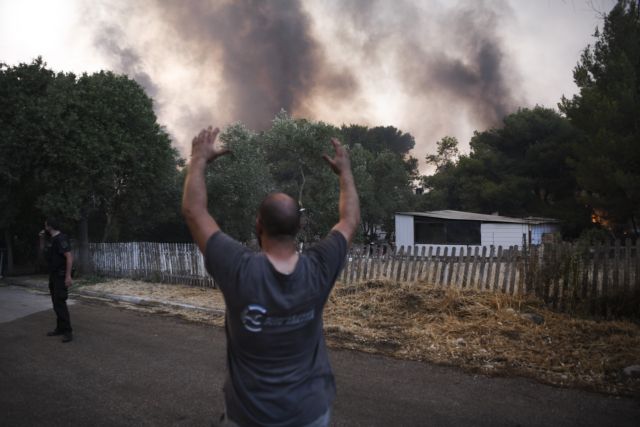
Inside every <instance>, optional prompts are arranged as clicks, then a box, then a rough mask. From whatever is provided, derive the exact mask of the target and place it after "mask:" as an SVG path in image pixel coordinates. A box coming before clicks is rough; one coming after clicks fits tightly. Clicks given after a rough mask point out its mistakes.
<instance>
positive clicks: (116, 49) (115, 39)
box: [94, 25, 158, 98]
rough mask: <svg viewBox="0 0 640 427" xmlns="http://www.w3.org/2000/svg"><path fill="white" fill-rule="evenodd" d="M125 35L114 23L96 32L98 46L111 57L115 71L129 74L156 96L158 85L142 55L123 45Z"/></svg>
mask: <svg viewBox="0 0 640 427" xmlns="http://www.w3.org/2000/svg"><path fill="white" fill-rule="evenodd" d="M124 40H125V36H124V34H123V33H122V30H120V29H119V28H117V27H115V26H112V25H105V26H104V27H102V28H100V31H97V32H96V36H95V40H94V43H95V45H96V47H97V48H98V49H99V50H101V51H102V52H103V53H104V54H106V55H107V57H109V58H110V59H111V62H112V67H113V68H114V70H115V71H117V72H119V73H123V74H126V75H128V76H129V77H130V78H132V79H133V80H135V81H136V82H137V83H138V84H139V85H140V86H142V88H143V89H144V90H145V92H146V93H147V95H149V96H150V97H151V98H156V95H157V94H158V86H157V85H156V84H155V83H154V82H153V81H152V80H151V77H150V76H149V74H147V73H146V72H145V71H144V64H143V63H142V60H141V58H140V55H139V54H138V53H137V52H136V51H135V50H134V49H133V48H131V47H127V46H124V47H123V45H124V44H125V42H124Z"/></svg>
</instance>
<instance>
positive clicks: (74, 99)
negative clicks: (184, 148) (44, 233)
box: [0, 58, 180, 250]
mask: <svg viewBox="0 0 640 427" xmlns="http://www.w3.org/2000/svg"><path fill="white" fill-rule="evenodd" d="M0 110H1V111H0V185H1V186H2V188H3V191H2V193H1V194H2V195H0V203H1V205H0V227H2V228H3V229H4V230H5V231H6V232H7V235H8V236H9V237H8V239H9V240H10V241H9V242H8V243H7V244H9V245H10V244H11V243H15V242H18V243H19V242H20V241H23V242H26V243H25V247H26V248H27V250H31V245H30V244H29V242H30V241H31V240H32V238H33V236H36V233H37V231H38V230H39V229H40V228H41V227H42V222H43V220H44V217H45V216H47V215H54V216H57V217H59V218H61V219H62V220H63V221H65V222H66V225H65V229H66V230H67V231H72V230H70V227H71V226H72V225H73V224H74V223H75V222H76V221H78V220H80V219H85V220H86V219H87V218H89V217H91V218H93V219H95V222H94V226H93V227H92V234H93V235H94V236H99V238H102V239H107V238H108V239H118V238H119V236H118V232H119V231H121V230H126V232H127V233H128V234H132V233H135V232H136V231H140V230H144V229H148V228H151V227H154V226H155V225H156V224H157V223H158V222H159V221H162V220H165V219H166V218H167V217H168V216H169V212H170V211H171V209H167V207H166V202H167V198H171V197H174V198H175V194H177V191H176V185H178V179H177V178H178V173H179V171H178V169H177V168H178V166H179V165H180V161H179V158H178V155H177V152H176V151H175V150H174V149H173V148H172V147H171V143H170V139H169V137H168V135H167V134H166V132H164V131H163V130H162V129H161V127H160V126H159V125H158V124H157V121H156V117H155V114H154V112H153V109H152V101H151V99H149V98H148V97H147V95H146V94H145V93H144V90H143V89H142V88H141V87H140V86H139V85H138V84H137V83H136V82H135V81H133V80H131V79H129V78H128V77H126V76H119V75H115V74H113V73H110V72H100V73H97V74H93V75H83V76H81V77H80V78H77V77H76V76H75V75H74V74H65V73H57V74H56V73H54V72H53V71H51V70H49V69H47V68H46V64H45V63H44V62H43V61H42V59H40V58H38V59H36V60H35V61H33V62H32V63H30V64H19V65H17V66H12V67H9V66H6V65H4V64H3V65H0ZM96 226H99V227H100V230H98V229H97V227H96ZM14 241H15V242H14Z"/></svg>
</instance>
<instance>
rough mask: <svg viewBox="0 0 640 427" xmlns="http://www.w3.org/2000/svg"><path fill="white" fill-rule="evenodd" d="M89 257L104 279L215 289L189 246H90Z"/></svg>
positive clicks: (196, 249) (134, 243)
mask: <svg viewBox="0 0 640 427" xmlns="http://www.w3.org/2000/svg"><path fill="white" fill-rule="evenodd" d="M89 257H90V260H91V264H92V265H91V267H92V269H93V271H94V273H96V274H99V275H103V276H111V277H131V278H136V279H145V280H152V281H158V282H164V283H182V284H187V285H199V286H208V287H215V283H214V281H213V278H211V276H209V275H208V274H207V271H206V269H205V267H204V261H203V258H202V255H201V254H200V251H199V250H198V247H197V246H196V245H195V244H192V243H149V242H131V243H91V244H89Z"/></svg>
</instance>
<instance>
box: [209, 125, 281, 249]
mask: <svg viewBox="0 0 640 427" xmlns="http://www.w3.org/2000/svg"><path fill="white" fill-rule="evenodd" d="M220 140H221V141H222V142H223V143H224V144H225V145H226V147H227V148H229V149H230V150H231V154H230V155H227V156H223V157H220V158H219V159H217V160H216V161H215V162H213V164H211V165H210V166H209V168H208V169H207V191H208V201H209V210H210V212H211V213H212V214H213V216H214V217H215V218H216V220H217V221H218V222H219V224H220V227H221V228H222V229H223V230H224V231H225V232H226V233H229V234H230V235H233V236H234V237H235V238H237V239H240V240H241V241H245V242H246V241H249V240H250V239H251V238H252V237H253V236H254V230H255V221H256V212H257V211H258V206H259V205H260V202H261V201H262V199H263V198H264V197H265V196H266V195H267V194H268V193H269V192H271V191H273V189H274V183H273V179H272V178H271V172H270V170H269V166H268V165H267V161H266V155H265V149H264V148H265V147H264V145H263V144H261V143H260V141H259V140H258V138H257V135H256V134H255V133H253V132H251V131H250V130H248V129H247V128H246V127H245V126H243V125H242V124H239V123H237V124H234V125H232V126H229V127H228V128H227V129H225V131H224V132H222V133H221V134H220Z"/></svg>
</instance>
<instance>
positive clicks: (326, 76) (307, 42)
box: [154, 0, 357, 129]
mask: <svg viewBox="0 0 640 427" xmlns="http://www.w3.org/2000/svg"><path fill="white" fill-rule="evenodd" d="M188 6H189V7H184V6H183V5H182V4H181V3H178V2H163V1H158V2H155V3H154V7H157V8H159V9H160V10H161V11H162V13H161V16H163V17H164V19H165V22H166V23H167V24H169V25H170V26H171V27H172V28H174V29H177V31H178V34H180V35H181V36H182V37H184V38H185V39H186V40H189V43H188V44H189V46H190V48H191V49H192V50H193V51H194V52H197V55H198V56H202V55H204V56H206V55H215V56H216V58H217V62H218V64H219V65H220V67H221V68H222V75H223V79H224V85H223V86H221V87H219V88H218V90H219V91H220V92H221V93H222V95H223V98H224V99H225V100H226V102H225V104H226V106H227V107H228V108H229V109H231V116H233V117H234V121H235V120H237V121H241V122H243V123H245V124H247V125H248V126H249V127H251V128H258V129H262V128H265V127H267V126H268V124H269V123H270V121H271V120H273V118H274V116H275V114H276V113H278V112H279V111H280V110H281V109H284V110H286V111H288V112H297V111H302V110H304V108H305V100H306V99H307V98H309V97H311V96H312V95H313V94H315V93H316V92H317V91H320V90H321V91H323V92H324V94H325V96H334V95H335V94H336V93H338V92H339V93H340V94H341V95H346V96H349V95H350V94H352V93H353V92H355V91H356V90H357V82H356V80H355V78H354V77H353V76H352V74H351V73H349V72H348V71H346V70H335V69H332V68H331V67H330V66H329V65H328V64H327V63H326V61H325V50H324V48H323V46H321V45H320V44H319V43H318V41H317V40H316V39H315V38H314V37H313V36H312V34H311V19H310V17H309V16H308V15H307V13H306V12H305V11H304V10H303V9H302V7H301V4H300V2H298V1H292V0H284V1H273V2H271V1H270V2H265V1H252V0H240V1H232V2H217V3H216V2H210V1H205V0H197V1H194V2H189V3H188Z"/></svg>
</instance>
